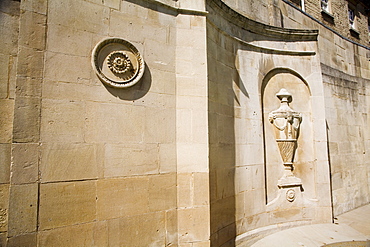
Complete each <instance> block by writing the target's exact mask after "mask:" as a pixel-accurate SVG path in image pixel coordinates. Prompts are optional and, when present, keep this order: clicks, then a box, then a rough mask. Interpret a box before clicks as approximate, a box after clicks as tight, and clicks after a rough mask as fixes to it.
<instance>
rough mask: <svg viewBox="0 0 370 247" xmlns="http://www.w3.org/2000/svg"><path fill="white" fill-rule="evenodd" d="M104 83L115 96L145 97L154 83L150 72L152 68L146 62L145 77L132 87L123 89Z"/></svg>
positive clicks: (129, 98) (130, 99)
mask: <svg viewBox="0 0 370 247" xmlns="http://www.w3.org/2000/svg"><path fill="white" fill-rule="evenodd" d="M103 85H104V86H105V88H106V89H107V90H108V92H110V93H111V94H112V95H113V96H115V97H117V98H119V99H121V100H127V101H134V100H138V99H140V98H142V97H144V96H145V95H146V94H147V93H148V92H149V90H150V87H151V85H152V74H151V73H150V68H149V67H148V66H147V64H145V72H144V75H143V78H141V80H140V81H139V83H137V84H135V85H133V86H132V87H129V88H125V89H124V90H122V89H121V88H113V87H109V86H107V85H106V84H104V83H103Z"/></svg>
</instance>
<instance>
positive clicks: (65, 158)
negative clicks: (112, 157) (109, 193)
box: [40, 143, 104, 182]
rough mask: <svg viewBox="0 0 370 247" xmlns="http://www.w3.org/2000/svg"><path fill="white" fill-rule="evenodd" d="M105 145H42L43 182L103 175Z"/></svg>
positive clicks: (41, 167) (41, 168)
mask: <svg viewBox="0 0 370 247" xmlns="http://www.w3.org/2000/svg"><path fill="white" fill-rule="evenodd" d="M103 163H104V147H103V145H97V144H87V143H45V144H43V145H42V151H41V164H40V174H41V181H42V182H54V181H66V180H82V179H93V178H98V177H101V176H102V169H103Z"/></svg>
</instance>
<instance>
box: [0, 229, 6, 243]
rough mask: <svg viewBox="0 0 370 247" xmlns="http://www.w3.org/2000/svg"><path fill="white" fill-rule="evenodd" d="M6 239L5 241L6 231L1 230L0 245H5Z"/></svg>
mask: <svg viewBox="0 0 370 247" xmlns="http://www.w3.org/2000/svg"><path fill="white" fill-rule="evenodd" d="M6 241H7V233H6V232H1V233H0V246H6Z"/></svg>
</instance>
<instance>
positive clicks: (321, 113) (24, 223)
mask: <svg viewBox="0 0 370 247" xmlns="http://www.w3.org/2000/svg"><path fill="white" fill-rule="evenodd" d="M296 2H300V1H296ZM305 2H306V6H305V7H306V11H307V13H309V14H312V15H313V16H314V17H315V18H317V19H318V20H320V21H322V22H323V23H325V25H328V26H329V27H331V28H333V29H334V30H336V31H338V32H340V33H341V34H342V35H343V36H344V37H347V38H351V39H353V40H355V41H356V42H359V43H361V44H363V45H368V36H367V34H368V33H367V31H364V30H365V29H366V27H367V26H366V20H367V19H366V18H365V14H364V13H365V12H364V9H363V8H362V7H359V11H358V16H357V17H358V18H357V19H358V20H357V25H358V28H359V39H358V38H356V37H354V36H353V35H352V34H350V31H349V29H348V20H347V11H346V8H347V5H346V4H347V1H345V0H340V1H332V6H331V10H332V11H333V13H336V14H334V22H330V17H329V19H328V18H327V17H325V15H323V14H322V13H321V11H320V5H319V1H316V0H306V1H305ZM229 7H230V8H229ZM233 9H234V10H236V11H237V12H238V13H239V14H238V13H236V12H235V11H234V10H233ZM240 14H241V15H240ZM245 17H247V18H250V20H249V19H246V18H245ZM254 21H257V22H254ZM261 23H262V24H263V25H262V24H261ZM265 24H267V25H268V24H269V25H273V26H275V27H270V26H267V25H265ZM255 26H259V27H260V29H261V30H256V27H255ZM280 27H284V28H300V29H317V30H319V35H320V36H319V38H318V40H316V36H315V35H316V34H315V33H314V32H309V31H307V32H300V31H297V30H287V29H282V28H280ZM249 29H253V30H254V31H251V30H249ZM0 34H1V37H2V39H1V40H0V116H1V118H0V170H1V174H0V245H1V246H3V245H4V246H5V245H6V244H7V246H108V245H109V246H184V247H205V246H234V245H237V244H238V243H237V242H235V241H236V240H235V239H236V236H243V234H244V235H245V234H246V235H248V234H249V233H250V232H251V231H253V232H254V233H256V234H255V235H259V236H262V235H263V234H266V232H259V231H260V230H261V231H262V230H263V229H265V227H268V228H269V229H270V230H269V231H270V232H273V231H276V230H278V229H283V228H288V227H292V226H296V225H301V224H311V223H323V222H329V221H330V220H331V213H332V208H331V206H332V205H331V199H333V203H334V213H335V215H337V214H340V213H343V212H345V211H348V210H351V209H353V208H355V207H358V206H361V205H363V204H366V203H368V202H369V200H370V198H369V194H370V187H369V183H370V182H369V181H370V168H369V167H370V166H369V162H368V160H369V156H368V155H369V154H368V151H367V150H368V149H369V148H368V146H369V144H370V133H369V131H368V128H367V126H368V123H369V121H370V119H369V117H370V115H369V114H368V112H369V110H370V108H369V102H370V101H369V91H368V90H367V88H366V87H367V84H368V79H370V69H369V67H368V60H369V51H368V50H367V49H365V48H361V47H359V46H356V45H355V44H353V43H351V42H348V41H347V40H345V39H343V37H341V36H339V35H337V34H335V33H334V32H332V31H330V30H328V29H327V28H326V27H324V26H322V25H320V24H318V23H317V22H315V21H314V20H312V19H311V18H309V17H308V16H306V15H304V14H302V13H301V12H300V11H299V10H297V9H295V8H294V7H292V6H290V5H288V4H287V3H286V2H285V1H277V0H255V1H245V0H224V1H220V0H212V1H199V0H178V1H173V0H156V1H133V0H129V1H128V0H127V1H126V0H123V1H122V0H104V1H103V0H22V1H10V0H9V1H0ZM108 37H119V38H122V39H125V40H127V41H129V42H130V43H132V44H133V45H134V46H135V47H136V48H137V49H138V50H139V52H140V54H141V55H142V56H143V58H144V61H145V67H146V69H145V73H144V75H143V77H142V79H141V81H140V82H139V83H138V84H136V85H134V86H132V87H130V88H125V89H117V88H111V87H108V86H104V84H102V82H101V81H100V80H99V79H98V77H97V76H96V75H95V72H94V70H93V68H92V64H91V52H92V50H93V48H94V46H95V45H96V44H97V43H98V42H100V41H101V40H103V39H106V38H108ZM365 40H366V42H365ZM366 78H367V79H366ZM282 87H287V89H288V90H289V91H291V92H292V93H293V101H292V104H291V106H292V108H293V109H294V110H297V111H299V112H301V113H302V115H303V122H302V125H301V133H300V137H299V139H298V149H297V152H296V157H295V161H294V166H295V169H294V170H293V173H294V174H295V175H296V176H297V177H299V178H300V179H301V180H302V184H303V189H304V193H302V192H301V191H299V188H298V187H294V192H295V193H296V198H295V200H294V201H293V202H288V200H287V199H286V192H287V191H286V189H284V188H283V189H279V188H278V187H277V181H278V179H279V178H280V177H281V175H282V173H283V165H282V162H281V157H280V154H279V151H278V149H277V145H276V142H275V137H274V136H273V135H272V134H273V133H272V131H273V129H271V128H270V127H272V126H271V124H270V122H269V121H268V113H269V112H270V111H271V110H273V109H276V106H277V105H278V104H279V100H277V99H276V97H275V94H276V92H277V91H279V90H280V89H281V88H282ZM329 162H330V163H329ZM329 165H330V168H331V172H332V174H331V177H330V174H329ZM330 178H331V180H330ZM330 186H331V188H332V194H333V198H331V197H330ZM307 202H310V203H307ZM255 235H253V236H255ZM61 236H62V237H61ZM253 236H252V237H251V239H249V240H248V241H250V242H248V243H251V242H253V241H256V239H253Z"/></svg>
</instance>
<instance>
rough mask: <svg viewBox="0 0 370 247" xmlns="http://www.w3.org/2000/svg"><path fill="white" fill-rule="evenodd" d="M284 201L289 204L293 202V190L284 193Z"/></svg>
mask: <svg viewBox="0 0 370 247" xmlns="http://www.w3.org/2000/svg"><path fill="white" fill-rule="evenodd" d="M286 199H287V200H288V201H290V202H292V201H294V199H295V191H294V190H293V189H289V190H288V191H287V192H286Z"/></svg>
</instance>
